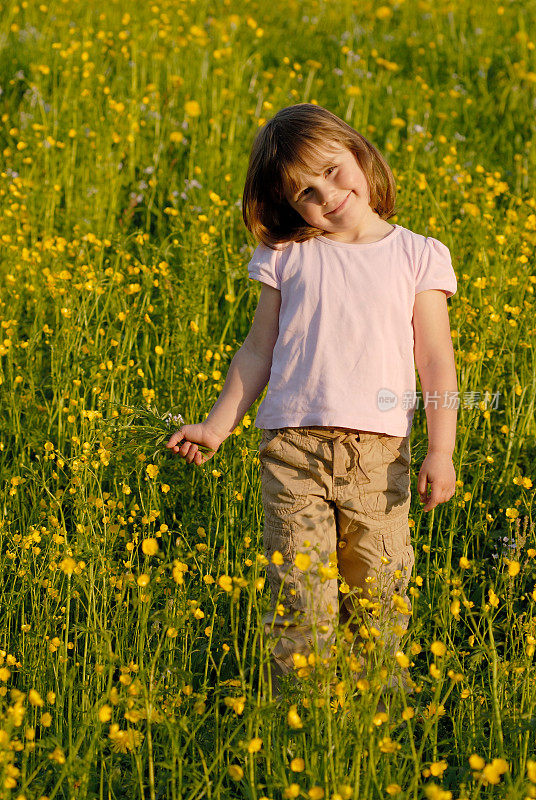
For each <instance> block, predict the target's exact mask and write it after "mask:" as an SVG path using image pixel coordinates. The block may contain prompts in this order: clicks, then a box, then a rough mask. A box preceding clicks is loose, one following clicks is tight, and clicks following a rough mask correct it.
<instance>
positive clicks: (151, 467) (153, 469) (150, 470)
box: [145, 464, 158, 478]
mask: <svg viewBox="0 0 536 800" xmlns="http://www.w3.org/2000/svg"><path fill="white" fill-rule="evenodd" d="M145 469H146V470H147V475H148V476H149V477H150V478H156V476H157V475H158V467H157V466H156V464H147V466H146V467H145Z"/></svg>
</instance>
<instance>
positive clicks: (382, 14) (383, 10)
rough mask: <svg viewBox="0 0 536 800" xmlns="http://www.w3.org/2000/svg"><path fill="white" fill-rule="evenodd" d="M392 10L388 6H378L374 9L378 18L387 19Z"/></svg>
mask: <svg viewBox="0 0 536 800" xmlns="http://www.w3.org/2000/svg"><path fill="white" fill-rule="evenodd" d="M392 13H393V11H392V9H391V8H389V6H380V7H379V8H377V9H376V16H377V17H378V19H389V17H390V16H391V15H392Z"/></svg>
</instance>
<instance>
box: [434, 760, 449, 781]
mask: <svg viewBox="0 0 536 800" xmlns="http://www.w3.org/2000/svg"><path fill="white" fill-rule="evenodd" d="M447 767H448V763H447V762H446V761H444V760H443V761H434V763H433V764H430V772H431V773H432V775H433V776H434V777H436V778H437V777H441V776H442V775H443V773H444V772H445V770H446V768H447Z"/></svg>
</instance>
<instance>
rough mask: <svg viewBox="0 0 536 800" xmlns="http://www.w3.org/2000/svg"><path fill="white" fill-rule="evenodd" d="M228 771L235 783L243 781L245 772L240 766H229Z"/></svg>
mask: <svg viewBox="0 0 536 800" xmlns="http://www.w3.org/2000/svg"><path fill="white" fill-rule="evenodd" d="M227 771H228V773H229V776H230V777H231V778H232V779H233V781H241V780H242V778H243V777H244V770H243V769H242V767H241V766H240V765H239V764H229V767H228V768H227Z"/></svg>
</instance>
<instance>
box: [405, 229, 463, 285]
mask: <svg viewBox="0 0 536 800" xmlns="http://www.w3.org/2000/svg"><path fill="white" fill-rule="evenodd" d="M457 286H458V284H457V281H456V274H455V272H454V270H453V268H452V260H451V257H450V251H449V249H448V247H447V246H446V245H444V244H443V242H440V241H439V240H438V239H434V238H433V237H432V236H428V237H427V238H426V241H425V243H424V249H423V251H422V255H421V260H420V262H419V266H418V267H417V272H416V274H415V294H418V293H419V292H424V291H426V289H442V290H443V291H444V292H445V294H446V295H447V297H452V295H453V294H454V293H455V292H456V289H457Z"/></svg>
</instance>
